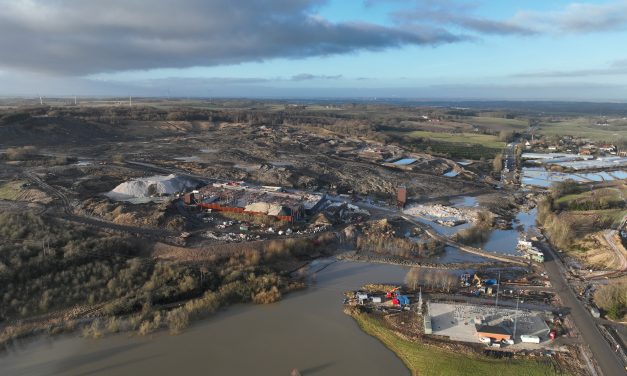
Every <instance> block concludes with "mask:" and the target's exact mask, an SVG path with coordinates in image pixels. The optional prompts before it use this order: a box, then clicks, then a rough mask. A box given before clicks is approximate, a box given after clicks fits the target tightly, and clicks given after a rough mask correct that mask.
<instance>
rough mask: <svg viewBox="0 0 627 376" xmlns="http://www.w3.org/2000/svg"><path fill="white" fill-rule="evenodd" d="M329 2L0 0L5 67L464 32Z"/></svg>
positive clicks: (370, 46) (97, 67)
mask: <svg viewBox="0 0 627 376" xmlns="http://www.w3.org/2000/svg"><path fill="white" fill-rule="evenodd" d="M324 3H325V1H322V0H267V1H254V0H249V1H231V0H182V1H174V0H134V1H129V0H109V1H106V2H105V1H82V0H55V1H47V0H46V1H44V0H22V1H16V0H0V9H2V11H1V12H0V50H1V51H3V54H2V57H1V58H0V68H9V69H22V70H30V71H35V72H49V73H54V74H61V75H73V76H77V75H89V74H96V73H106V72H115V71H125V70H148V69H153V68H186V67H193V66H215V65H225V64H238V63H242V62H251V61H263V60H266V59H271V58H277V57H283V58H303V57H310V56H326V55H334V54H345V53H350V52H355V51H360V50H372V51H376V50H383V49H387V48H396V47H401V46H405V45H438V44H442V43H452V42H456V41H459V40H460V39H462V38H463V37H460V36H458V35H455V34H453V33H451V32H448V31H446V30H443V29H440V28H435V27H433V28H431V27H430V28H424V29H421V30H416V29H410V28H403V27H396V26H383V25H378V24H373V23H366V22H339V23H334V22H330V21H328V20H326V19H324V18H322V17H320V16H318V15H317V14H316V11H317V9H318V8H319V7H320V6H321V5H323V4H324Z"/></svg>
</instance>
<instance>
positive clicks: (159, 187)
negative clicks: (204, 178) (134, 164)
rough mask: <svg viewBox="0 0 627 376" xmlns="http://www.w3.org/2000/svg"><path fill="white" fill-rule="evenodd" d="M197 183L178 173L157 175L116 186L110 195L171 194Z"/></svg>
mask: <svg viewBox="0 0 627 376" xmlns="http://www.w3.org/2000/svg"><path fill="white" fill-rule="evenodd" d="M194 186H195V183H194V182H192V181H190V180H188V179H185V178H182V177H180V176H176V175H172V174H171V175H167V176H166V175H156V176H150V177H147V178H138V179H133V180H130V181H127V182H124V183H122V184H120V185H118V186H117V187H115V188H114V189H113V190H112V191H111V192H109V193H108V194H107V195H108V196H109V197H150V196H152V195H171V194H174V193H177V192H183V191H184V190H185V189H187V188H193V187H194Z"/></svg>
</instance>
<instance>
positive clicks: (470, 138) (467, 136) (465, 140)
mask: <svg viewBox="0 0 627 376" xmlns="http://www.w3.org/2000/svg"><path fill="white" fill-rule="evenodd" d="M406 135H408V136H409V137H414V138H430V139H432V140H434V141H440V142H452V143H459V144H477V145H483V146H485V147H488V148H494V149H501V148H503V147H504V146H505V142H503V141H499V138H498V137H497V136H493V135H489V134H480V133H442V132H429V131H413V132H408V133H406Z"/></svg>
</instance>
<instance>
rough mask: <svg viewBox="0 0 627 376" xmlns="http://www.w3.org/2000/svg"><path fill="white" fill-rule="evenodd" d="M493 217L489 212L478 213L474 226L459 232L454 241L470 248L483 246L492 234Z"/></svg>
mask: <svg viewBox="0 0 627 376" xmlns="http://www.w3.org/2000/svg"><path fill="white" fill-rule="evenodd" d="M493 217H494V216H493V214H492V213H490V212H489V211H480V212H478V213H477V220H476V221H475V224H474V225H473V226H471V227H468V228H466V229H463V230H459V231H458V232H457V233H456V234H455V240H456V241H458V242H460V243H462V244H466V245H470V246H478V245H481V244H484V243H485V242H487V241H488V239H489V238H490V233H492V224H493V222H494V218H493Z"/></svg>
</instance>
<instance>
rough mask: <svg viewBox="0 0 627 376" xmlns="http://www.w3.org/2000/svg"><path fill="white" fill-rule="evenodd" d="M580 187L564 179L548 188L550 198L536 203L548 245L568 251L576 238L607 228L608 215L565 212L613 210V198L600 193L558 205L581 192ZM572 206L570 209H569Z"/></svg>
mask: <svg viewBox="0 0 627 376" xmlns="http://www.w3.org/2000/svg"><path fill="white" fill-rule="evenodd" d="M581 190H582V188H581V187H580V186H579V185H578V184H577V183H576V182H574V181H572V180H567V181H563V182H558V183H555V184H553V185H552V186H551V189H550V195H548V196H546V197H545V198H544V199H542V200H541V201H540V202H538V214H537V217H536V220H537V222H538V224H539V225H541V226H542V227H544V229H545V231H546V232H547V234H548V235H549V238H550V240H551V243H553V245H555V246H556V247H558V248H561V249H567V248H569V247H570V246H571V245H572V244H573V241H575V240H576V239H577V238H579V237H581V236H583V235H585V234H588V233H591V232H594V231H598V230H601V229H605V228H609V227H610V226H611V225H612V219H611V218H610V217H607V216H579V217H576V216H572V215H570V216H569V215H568V210H573V211H578V210H597V209H601V208H616V207H617V206H615V205H620V206H621V207H622V205H623V204H622V203H620V204H612V202H614V201H613V200H612V199H608V196H606V195H604V194H601V193H599V194H598V195H590V196H584V197H581V199H574V200H572V201H570V203H566V204H564V203H559V199H560V198H562V197H564V196H566V195H571V194H577V193H580V192H581ZM571 205H572V207H571Z"/></svg>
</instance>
